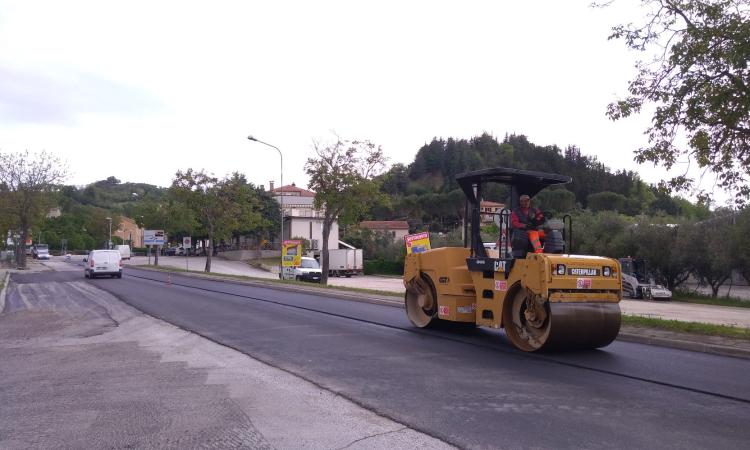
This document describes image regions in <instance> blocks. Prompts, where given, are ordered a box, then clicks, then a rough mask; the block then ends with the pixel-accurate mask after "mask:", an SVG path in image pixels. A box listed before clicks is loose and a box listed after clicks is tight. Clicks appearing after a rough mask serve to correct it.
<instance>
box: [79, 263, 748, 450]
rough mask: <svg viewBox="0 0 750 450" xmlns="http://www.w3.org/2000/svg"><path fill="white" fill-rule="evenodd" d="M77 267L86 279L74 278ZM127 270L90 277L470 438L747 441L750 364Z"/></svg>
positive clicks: (161, 313)
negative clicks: (576, 343) (528, 350)
mask: <svg viewBox="0 0 750 450" xmlns="http://www.w3.org/2000/svg"><path fill="white" fill-rule="evenodd" d="M74 276H79V277H80V276H81V275H80V274H75V275H74ZM167 281H168V279H167V274H162V273H153V272H149V271H143V270H138V269H134V268H128V269H127V270H126V273H125V276H124V277H123V279H122V280H116V279H97V280H92V281H89V282H88V283H89V284H92V285H93V286H96V287H98V288H100V289H102V290H104V291H107V292H110V293H112V294H113V295H115V296H116V297H117V298H119V299H121V300H123V301H124V302H126V303H127V304H129V305H132V306H134V307H135V308H138V309H140V310H142V311H144V312H146V313H147V314H150V315H152V316H154V317H157V318H161V319H163V320H165V321H167V322H170V323H172V324H175V325H177V326H179V327H181V328H183V329H185V330H190V331H193V332H195V333H197V334H199V335H201V336H204V337H206V338H208V339H210V340H212V341H215V342H218V343H221V344H223V345H225V346H228V347H231V348H233V349H236V350H238V351H240V352H242V353H244V354H246V355H249V356H251V357H253V358H256V359H258V360H260V361H262V362H265V363H267V364H269V365H271V366H274V367H278V368H282V369H284V370H285V371H288V372H290V373H292V374H295V375H298V376H300V377H302V378H304V379H305V380H308V381H311V382H313V383H315V384H316V385H318V386H320V387H323V388H325V389H326V390H330V391H332V392H335V393H338V394H340V395H342V396H344V397H345V398H347V399H350V400H352V401H354V402H355V403H357V404H359V405H362V406H364V407H366V408H367V409H369V410H371V411H374V412H376V413H378V414H382V415H384V416H386V417H388V418H391V419H393V420H396V421H398V422H400V423H402V424H404V425H407V426H409V427H411V428H413V429H415V430H418V431H421V432H424V433H426V434H428V435H430V436H434V437H437V438H439V439H442V440H444V441H446V442H449V443H451V444H454V445H457V446H459V447H465V448H497V447H500V448H529V447H536V448H603V447H605V448H647V447H656V446H658V447H660V448H732V449H735V448H743V447H745V446H746V445H747V442H750V428H749V427H747V426H746V424H747V423H748V421H749V420H750V383H747V374H748V373H749V372H750V361H748V360H743V359H736V358H729V357H720V356H715V355H708V354H698V353H692V352H686V351H680V350H674V349H666V348H660V347H653V346H644V345H638V344H630V343H623V342H615V343H614V344H612V345H610V346H609V347H607V348H605V349H603V350H596V351H586V352H573V353H562V354H543V355H528V354H523V353H520V352H518V351H515V350H514V349H512V348H511V347H510V346H509V344H508V343H507V341H506V340H505V337H504V335H503V333H502V332H501V331H495V330H485V329H473V328H471V329H469V328H463V327H451V328H448V329H443V330H437V331H424V330H417V329H414V328H413V327H412V326H411V325H410V324H409V323H408V321H407V320H406V318H405V317H404V315H403V311H402V310H399V309H397V308H390V307H383V306H379V305H373V304H367V303H358V302H347V301H341V300H334V299H330V298H326V297H324V296H319V295H307V294H292V293H289V292H283V291H277V290H273V289H266V288H258V287H251V286H246V285H238V284H234V283H229V282H219V281H209V280H201V279H194V278H189V277H183V276H179V275H174V274H173V275H171V280H170V281H171V283H169V284H168V283H167Z"/></svg>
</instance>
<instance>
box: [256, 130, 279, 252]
mask: <svg viewBox="0 0 750 450" xmlns="http://www.w3.org/2000/svg"><path fill="white" fill-rule="evenodd" d="M247 138H248V139H250V140H251V141H255V142H258V143H259V144H263V145H267V146H269V147H272V148H275V149H276V151H277V152H279V160H280V161H281V174H280V175H279V184H280V186H279V197H280V198H281V200H280V201H279V203H280V204H281V234H280V236H281V237H280V240H281V242H280V243H279V249H281V245H282V244H283V243H284V190H283V189H282V188H283V187H284V156H283V155H282V154H281V150H279V148H278V147H276V146H275V145H271V144H269V143H268V142H263V141H261V140H258V139H255V138H254V137H253V136H248V137H247Z"/></svg>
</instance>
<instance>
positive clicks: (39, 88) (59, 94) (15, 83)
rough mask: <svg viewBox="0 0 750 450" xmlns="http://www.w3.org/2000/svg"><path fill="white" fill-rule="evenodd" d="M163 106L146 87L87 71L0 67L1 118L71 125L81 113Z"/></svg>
mask: <svg viewBox="0 0 750 450" xmlns="http://www.w3.org/2000/svg"><path fill="white" fill-rule="evenodd" d="M160 109H162V105H161V103H160V102H159V101H158V99H156V98H155V97H154V96H152V95H151V94H150V93H149V92H148V91H144V90H141V89H138V88H134V87H132V86H128V85H126V84H123V83H119V82H115V81H112V80H107V79H104V78H101V77H98V76H94V75H91V74H86V73H71V72H68V73H65V72H57V73H55V74H54V75H53V74H50V73H44V72H36V71H35V72H31V71H23V70H18V69H11V68H8V67H0V120H2V121H3V122H4V123H6V124H8V123H16V124H54V125H67V126H69V125H73V124H75V123H76V122H77V117H78V116H80V115H83V114H104V115H124V116H141V115H143V114H145V113H153V112H157V111H158V110H160Z"/></svg>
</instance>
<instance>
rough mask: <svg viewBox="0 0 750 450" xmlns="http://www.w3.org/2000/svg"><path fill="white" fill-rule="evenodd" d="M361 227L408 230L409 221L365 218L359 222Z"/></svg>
mask: <svg viewBox="0 0 750 450" xmlns="http://www.w3.org/2000/svg"><path fill="white" fill-rule="evenodd" d="M359 227H360V228H367V229H368V230H408V229H409V223H408V222H406V221H405V220H365V221H363V222H360V223H359Z"/></svg>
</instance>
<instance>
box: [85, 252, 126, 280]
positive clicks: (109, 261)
mask: <svg viewBox="0 0 750 450" xmlns="http://www.w3.org/2000/svg"><path fill="white" fill-rule="evenodd" d="M83 262H84V266H83V275H84V276H85V277H86V278H92V279H93V278H96V277H98V276H100V275H109V276H110V277H112V278H114V277H117V278H122V257H121V256H120V252H119V251H117V250H91V252H89V254H88V256H85V257H84V258H83Z"/></svg>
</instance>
